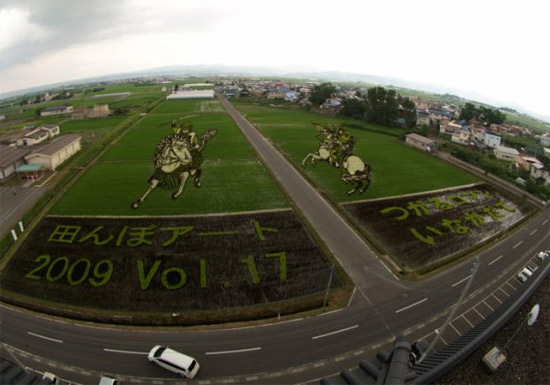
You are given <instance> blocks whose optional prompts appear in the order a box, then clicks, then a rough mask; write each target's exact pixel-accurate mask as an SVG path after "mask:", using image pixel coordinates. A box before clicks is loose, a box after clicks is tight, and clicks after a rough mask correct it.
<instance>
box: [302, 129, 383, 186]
mask: <svg viewBox="0 0 550 385" xmlns="http://www.w3.org/2000/svg"><path fill="white" fill-rule="evenodd" d="M313 126H314V127H315V129H316V130H317V132H318V135H317V139H318V140H319V149H318V150H317V151H316V152H313V153H309V154H308V155H306V157H305V158H304V159H303V160H302V166H304V167H306V166H307V165H308V163H309V164H311V165H315V163H316V161H324V162H327V163H328V164H330V165H331V166H333V167H335V168H337V169H339V170H340V171H341V177H340V178H341V179H342V181H344V183H346V184H349V185H352V186H353V188H352V189H351V190H349V191H348V192H347V195H348V196H349V195H352V194H354V193H356V192H359V193H360V194H362V193H364V192H365V191H366V190H367V188H368V187H369V186H370V183H371V180H370V175H371V173H372V169H371V166H370V165H369V164H368V163H366V162H365V161H363V159H361V157H359V156H357V155H354V154H353V149H354V147H355V143H356V139H355V137H354V136H353V135H351V134H350V133H349V132H348V130H346V129H345V128H344V127H342V126H340V127H338V128H336V127H334V126H333V125H332V124H323V123H316V122H313Z"/></svg>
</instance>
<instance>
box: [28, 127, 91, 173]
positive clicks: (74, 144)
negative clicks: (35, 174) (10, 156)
mask: <svg viewBox="0 0 550 385" xmlns="http://www.w3.org/2000/svg"><path fill="white" fill-rule="evenodd" d="M81 139H82V138H81V137H80V136H79V135H75V134H70V135H63V136H61V137H59V138H57V139H55V140H53V141H52V142H51V143H48V144H45V145H43V146H40V147H39V148H36V149H34V150H33V151H32V152H31V153H30V154H28V155H26V156H25V161H26V162H27V164H43V165H44V167H45V168H46V169H48V170H52V171H55V170H56V168H57V167H58V166H59V165H60V164H61V163H63V162H64V161H66V160H67V159H69V158H70V157H71V156H73V155H74V154H76V153H77V152H78V151H80V149H81V145H80V140H81Z"/></svg>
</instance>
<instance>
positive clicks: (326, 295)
mask: <svg viewBox="0 0 550 385" xmlns="http://www.w3.org/2000/svg"><path fill="white" fill-rule="evenodd" d="M333 275H334V263H333V264H332V267H331V268H330V275H329V277H328V284H327V291H326V293H325V300H324V301H323V313H324V312H325V306H327V301H328V293H329V291H330V285H331V283H332V276H333Z"/></svg>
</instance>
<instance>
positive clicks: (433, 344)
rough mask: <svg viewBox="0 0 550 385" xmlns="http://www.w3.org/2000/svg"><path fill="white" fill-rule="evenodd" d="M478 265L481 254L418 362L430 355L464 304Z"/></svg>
mask: <svg viewBox="0 0 550 385" xmlns="http://www.w3.org/2000/svg"><path fill="white" fill-rule="evenodd" d="M478 267H479V256H477V257H476V259H475V261H474V266H473V267H472V270H471V273H470V279H469V280H468V283H467V284H466V286H464V289H462V293H460V297H459V298H458V301H457V302H456V303H455V305H454V306H453V309H452V310H451V312H450V313H449V316H448V317H447V319H446V320H445V323H444V324H443V326H442V327H441V330H440V329H436V330H435V337H434V339H433V341H432V343H431V344H430V346H428V348H427V349H426V351H425V352H424V353H423V354H422V356H420V359H419V360H418V363H421V362H422V361H423V360H424V358H426V357H427V356H428V354H429V353H430V351H431V350H432V349H433V347H434V346H435V344H436V343H437V341H438V340H439V338H440V336H441V335H443V333H444V332H445V329H446V328H447V326H448V325H449V323H450V322H451V321H452V320H453V318H454V316H455V314H456V312H457V310H458V308H459V307H460V305H461V304H462V301H463V300H464V297H465V296H466V293H467V292H468V290H470V286H471V285H472V281H473V280H474V277H475V275H476V273H477V269H478Z"/></svg>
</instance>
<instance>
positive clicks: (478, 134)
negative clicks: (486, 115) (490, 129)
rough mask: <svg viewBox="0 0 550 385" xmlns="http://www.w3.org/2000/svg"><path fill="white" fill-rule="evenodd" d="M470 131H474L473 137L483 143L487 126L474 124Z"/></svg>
mask: <svg viewBox="0 0 550 385" xmlns="http://www.w3.org/2000/svg"><path fill="white" fill-rule="evenodd" d="M470 131H471V132H472V137H473V138H474V139H475V140H476V141H478V142H481V143H484V142H485V132H486V130H485V127H483V126H473V127H472V128H471V129H470Z"/></svg>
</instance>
